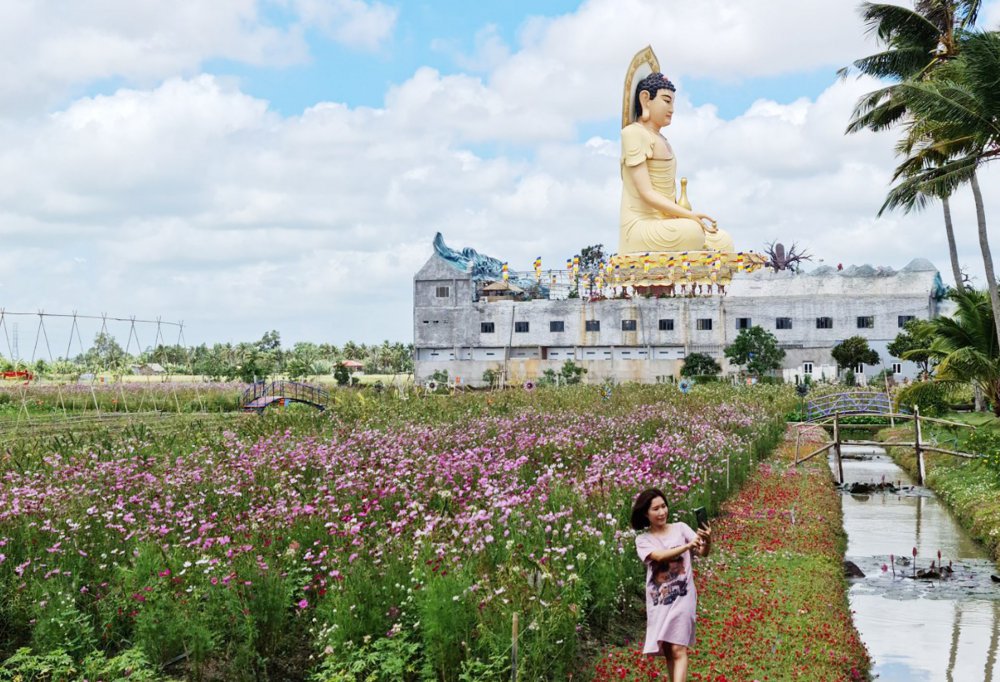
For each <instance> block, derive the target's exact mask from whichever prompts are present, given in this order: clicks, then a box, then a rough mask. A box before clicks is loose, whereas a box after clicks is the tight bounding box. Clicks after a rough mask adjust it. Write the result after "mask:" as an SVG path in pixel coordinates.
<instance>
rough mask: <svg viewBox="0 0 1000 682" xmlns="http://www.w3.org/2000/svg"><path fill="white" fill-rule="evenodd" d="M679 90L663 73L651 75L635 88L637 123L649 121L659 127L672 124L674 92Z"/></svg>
mask: <svg viewBox="0 0 1000 682" xmlns="http://www.w3.org/2000/svg"><path fill="white" fill-rule="evenodd" d="M676 90H677V88H675V87H674V84H673V83H671V82H670V80H668V79H667V77H666V76H664V75H663V74H662V73H651V74H649V75H648V76H646V77H645V78H643V79H642V80H641V81H639V84H638V85H637V86H636V87H635V98H634V100H633V101H634V102H635V111H634V112H633V115H634V116H635V120H637V121H649V122H652V123H654V124H655V125H656V126H657V127H663V126H665V125H669V124H670V119H671V117H672V116H673V113H674V92H676Z"/></svg>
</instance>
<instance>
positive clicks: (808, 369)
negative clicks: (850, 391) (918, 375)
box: [802, 362, 903, 374]
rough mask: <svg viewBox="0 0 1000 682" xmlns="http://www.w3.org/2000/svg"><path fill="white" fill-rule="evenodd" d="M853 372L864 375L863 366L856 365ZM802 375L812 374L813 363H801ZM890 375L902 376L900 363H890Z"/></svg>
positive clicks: (901, 364)
mask: <svg viewBox="0 0 1000 682" xmlns="http://www.w3.org/2000/svg"><path fill="white" fill-rule="evenodd" d="M854 371H855V373H857V374H864V371H865V366H864V365H858V366H857V367H855V368H854ZM802 373H803V374H812V373H813V363H811V362H803V363H802ZM892 373H893V374H902V373H903V363H901V362H894V363H892Z"/></svg>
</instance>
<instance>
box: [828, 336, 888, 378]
mask: <svg viewBox="0 0 1000 682" xmlns="http://www.w3.org/2000/svg"><path fill="white" fill-rule="evenodd" d="M830 355H832V356H833V359H834V360H835V361H836V362H837V367H838V368H840V369H849V370H852V372H853V369H854V368H855V367H857V366H858V365H877V364H878V362H879V357H878V353H876V352H875V351H874V350H872V349H871V347H870V346H869V345H868V339H866V338H865V337H863V336H852V337H850V338H848V339H844V340H843V341H841V342H840V343H838V344H837V345H836V346H834V347H833V349H832V350H831V351H830Z"/></svg>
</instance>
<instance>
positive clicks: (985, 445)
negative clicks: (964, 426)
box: [965, 429, 1000, 479]
mask: <svg viewBox="0 0 1000 682" xmlns="http://www.w3.org/2000/svg"><path fill="white" fill-rule="evenodd" d="M965 444H966V445H965V446H966V449H968V450H969V451H971V452H975V453H976V454H979V455H982V456H983V458H984V459H983V463H984V464H985V465H986V468H987V469H988V470H989V471H990V473H992V474H993V476H994V477H996V478H997V479H1000V431H991V430H988V429H977V430H976V431H973V432H972V433H971V434H969V437H968V439H967V440H966V441H965Z"/></svg>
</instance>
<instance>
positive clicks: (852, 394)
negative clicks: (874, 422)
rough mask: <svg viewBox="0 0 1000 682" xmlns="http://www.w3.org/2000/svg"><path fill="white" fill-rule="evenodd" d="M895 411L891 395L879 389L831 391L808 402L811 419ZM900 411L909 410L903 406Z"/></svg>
mask: <svg viewBox="0 0 1000 682" xmlns="http://www.w3.org/2000/svg"><path fill="white" fill-rule="evenodd" d="M893 411H894V410H893V405H892V401H891V400H890V399H889V396H887V395H886V394H885V393H879V392H877V391H848V392H845V393H831V394H829V395H824V396H821V397H819V398H816V399H815V400H810V401H809V402H808V403H806V418H807V419H808V420H809V421H812V420H814V419H819V418H821V417H829V416H831V415H834V414H890V413H892V412H893ZM900 412H903V413H906V412H909V410H906V409H903V408H902V407H901V408H900Z"/></svg>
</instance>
